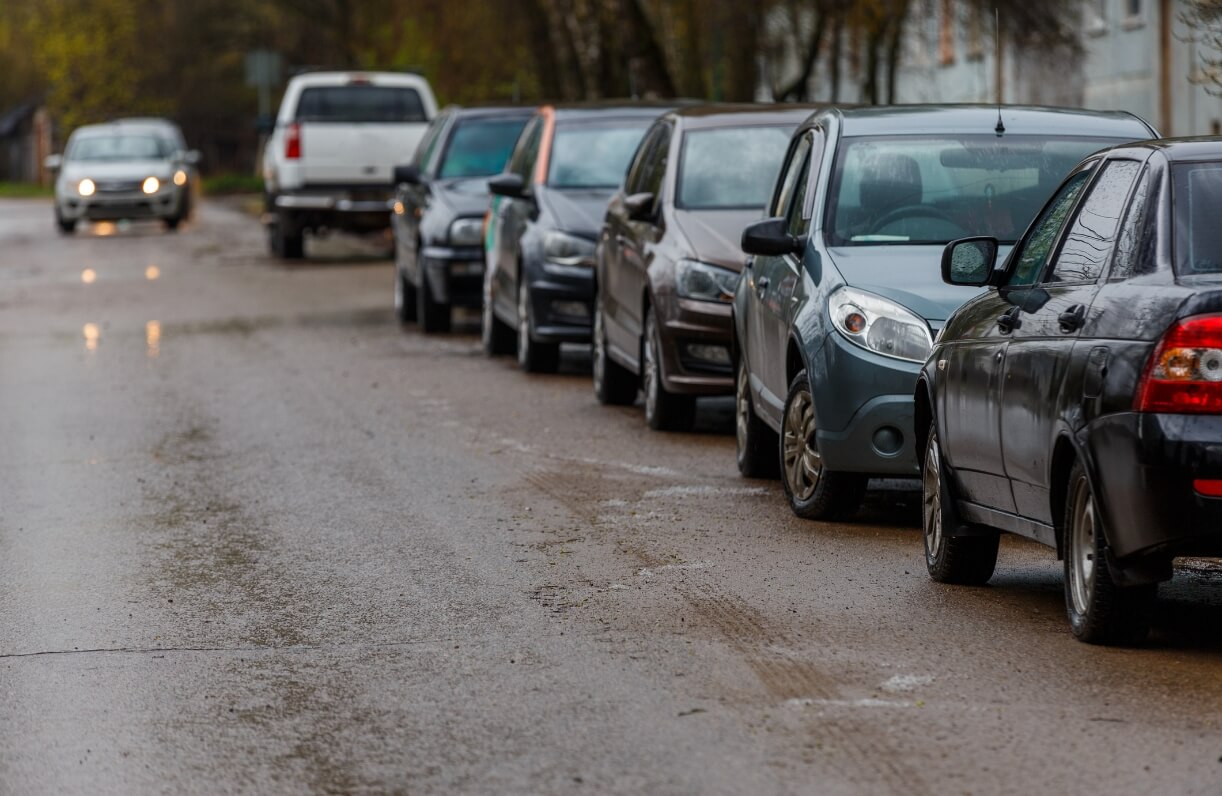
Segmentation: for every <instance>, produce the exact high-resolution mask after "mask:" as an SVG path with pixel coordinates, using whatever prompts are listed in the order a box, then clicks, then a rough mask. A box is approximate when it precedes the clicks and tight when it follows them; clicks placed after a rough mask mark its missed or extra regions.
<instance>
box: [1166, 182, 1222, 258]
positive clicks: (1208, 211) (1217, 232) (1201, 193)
mask: <svg viewBox="0 0 1222 796" xmlns="http://www.w3.org/2000/svg"><path fill="white" fill-rule="evenodd" d="M1171 177H1172V189H1171V190H1172V204H1173V206H1174V216H1175V259H1174V262H1175V272H1176V274H1178V275H1180V276H1203V275H1209V276H1216V275H1219V274H1222V223H1219V221H1218V208H1219V207H1222V163H1216V162H1215V163H1208V162H1205V163H1177V164H1175V165H1174V166H1172V169H1171Z"/></svg>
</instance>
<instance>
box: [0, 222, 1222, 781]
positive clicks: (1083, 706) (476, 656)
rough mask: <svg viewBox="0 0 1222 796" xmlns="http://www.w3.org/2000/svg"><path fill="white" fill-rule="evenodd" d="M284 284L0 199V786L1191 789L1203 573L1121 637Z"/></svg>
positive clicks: (1207, 769)
mask: <svg viewBox="0 0 1222 796" xmlns="http://www.w3.org/2000/svg"><path fill="white" fill-rule="evenodd" d="M312 251H313V256H312V258H311V259H310V260H308V261H307V262H305V263H302V264H297V265H292V266H290V267H284V266H283V265H281V264H279V263H277V262H274V261H272V260H271V259H269V258H268V257H267V256H266V254H265V246H264V242H263V238H262V235H261V232H260V229H259V227H258V224H257V223H256V222H255V221H254V220H252V219H251V218H249V217H247V216H244V215H242V214H241V213H240V212H238V211H237V210H236V209H232V208H230V207H229V206H227V205H221V204H215V203H212V204H204V205H203V206H202V208H201V211H200V213H199V216H198V218H197V219H196V220H195V222H194V223H192V224H191V225H189V226H188V227H186V228H185V229H183V230H182V231H181V232H180V233H179V234H177V235H173V234H167V233H164V232H163V231H162V230H161V229H160V228H159V227H157V226H155V225H147V226H146V225H141V224H137V225H132V226H130V227H128V226H114V225H98V226H95V227H93V228H86V229H82V230H81V231H80V232H79V233H78V234H77V235H76V236H75V237H72V238H59V237H57V236H56V235H55V234H54V232H53V231H52V216H51V207H50V205H49V204H47V203H43V202H38V201H29V202H5V203H2V204H0V452H2V455H0V793H4V794H44V793H45V794H52V793H56V794H58V793H89V794H143V793H175V794H193V793H198V794H220V793H404V794H408V793H410V794H426V793H437V794H451V793H495V794H508V793H512V794H579V793H599V794H602V793H623V794H773V793H778V794H785V793H794V794H804V793H811V794H888V793H896V794H938V795H941V794H965V793H971V794H990V793H1071V792H1078V791H1080V792H1098V793H1109V794H1127V793H1133V794H1148V793H1197V794H1219V793H1222V569H1219V568H1217V567H1215V566H1214V565H1211V564H1210V563H1208V562H1189V563H1188V564H1186V565H1185V566H1183V567H1181V568H1180V570H1179V572H1178V574H1177V577H1176V579H1175V581H1174V582H1173V583H1172V584H1170V585H1169V586H1167V587H1165V588H1164V589H1163V591H1162V595H1161V599H1160V602H1159V609H1158V618H1157V628H1156V633H1155V635H1154V638H1153V639H1152V641H1151V643H1150V644H1149V645H1148V646H1146V647H1145V648H1142V649H1100V648H1094V647H1088V646H1086V645H1083V644H1079V643H1077V642H1075V641H1074V640H1073V639H1072V638H1071V637H1070V635H1069V632H1068V629H1067V626H1066V621H1065V617H1064V610H1063V605H1062V597H1061V580H1060V578H1061V575H1060V567H1059V565H1058V564H1057V562H1056V561H1055V558H1054V556H1053V555H1052V554H1051V553H1050V552H1049V551H1047V550H1046V549H1044V548H1040V547H1036V546H1033V545H1029V544H1025V543H1021V542H1018V541H1015V540H1011V539H1007V540H1006V541H1005V542H1004V543H1003V549H1002V556H1001V562H1000V565H999V569H998V573H997V576H996V577H995V578H994V580H993V583H992V585H991V586H989V587H987V588H952V587H946V586H940V585H936V584H933V583H931V582H929V580H928V579H927V577H926V575H925V573H924V567H923V562H922V554H921V542H920V534H919V505H918V501H917V496H916V495H915V494H914V493H913V492H911V491H910V490H908V489H906V488H905V485H903V484H883V485H881V486H882V487H884V488H883V489H881V490H877V491H875V492H873V493H871V497H870V499H869V501H868V505H867V506H866V508H865V510H864V511H863V512H862V514H861V516H860V517H858V518H857V519H856V520H855V521H853V522H849V523H843V524H821V523H813V522H805V521H801V520H798V519H796V518H794V517H793V516H791V514H790V512H789V510H788V509H787V508H786V507H785V505H784V503H783V501H782V498H781V495H780V490H779V487H778V486H777V485H776V484H775V483H772V482H767V481H747V480H743V479H741V478H739V477H738V475H737V472H736V470H735V466H734V439H733V436H732V407H731V406H730V405H729V404H727V403H725V402H720V401H713V402H710V403H709V404H707V405H703V404H702V406H701V417H700V421H699V425H698V428H697V430H696V432H695V433H691V434H662V433H656V432H650V431H648V430H647V429H646V428H645V425H644V422H643V419H642V416H641V411H640V409H639V408H635V409H632V408H626V409H606V408H601V407H599V406H598V405H597V404H596V403H595V400H594V397H593V395H592V392H591V389H590V383H589V375H588V369H589V364H588V359H587V358H586V357H585V355H584V353H583V352H581V351H574V352H571V355H566V359H565V363H564V369H563V372H562V373H560V374H558V375H556V376H550V377H542V378H532V377H527V376H526V375H524V374H522V373H520V372H518V371H517V370H516V369H515V367H514V364H513V362H512V361H511V360H510V359H501V360H488V359H486V358H485V357H484V356H483V355H482V353H481V351H480V347H479V340H478V335H477V328H476V325H475V323H474V322H473V318H474V316H472V318H471V319H468V322H467V323H466V324H465V326H462V325H460V329H459V331H458V332H457V333H455V334H453V335H447V336H442V337H436V338H432V337H430V338H425V337H422V336H421V335H419V334H417V333H416V332H415V331H414V330H410V329H409V330H407V331H404V330H403V329H401V328H399V327H398V326H397V325H396V324H395V323H394V322H393V320H392V316H391V310H390V304H391V296H392V270H391V267H390V265H389V264H388V262H387V261H386V260H385V259H382V257H381V253H380V252H379V251H378V247H377V245H375V244H370V243H368V242H365V243H359V242H348V241H341V240H334V241H324V242H322V244H321V245H318V246H314V247H313V250H312Z"/></svg>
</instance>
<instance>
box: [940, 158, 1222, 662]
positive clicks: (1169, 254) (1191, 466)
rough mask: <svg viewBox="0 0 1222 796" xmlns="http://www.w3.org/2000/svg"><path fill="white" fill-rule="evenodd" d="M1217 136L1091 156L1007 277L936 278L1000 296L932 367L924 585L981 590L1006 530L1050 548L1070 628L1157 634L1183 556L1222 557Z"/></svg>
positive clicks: (987, 273) (986, 256)
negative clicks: (1161, 601)
mask: <svg viewBox="0 0 1222 796" xmlns="http://www.w3.org/2000/svg"><path fill="white" fill-rule="evenodd" d="M1220 206H1222V139H1210V140H1204V139H1202V140H1177V141H1152V142H1147V143H1142V144H1131V145H1126V146H1122V147H1117V148H1114V149H1110V150H1107V151H1106V152H1103V153H1100V154H1097V155H1095V156H1092V157H1090V158H1088V159H1087V160H1086V161H1084V162H1083V163H1082V164H1080V165H1079V166H1078V167H1077V168H1076V169H1075V170H1074V171H1073V172H1072V173H1071V174H1070V175H1069V176H1068V177H1067V178H1066V180H1065V182H1064V183H1063V184H1062V185H1061V186H1060V188H1059V189H1058V190H1057V192H1056V193H1055V194H1054V195H1053V197H1052V199H1051V200H1049V202H1048V204H1047V205H1046V206H1045V207H1044V209H1043V210H1042V212H1041V213H1040V214H1039V215H1038V216H1037V217H1036V220H1035V222H1034V223H1033V224H1032V226H1031V227H1030V228H1029V229H1028V230H1027V232H1026V234H1025V235H1024V237H1023V238H1022V239H1021V240H1020V241H1019V242H1018V244H1017V245H1016V246H1015V247H1014V248H1013V249H1012V250H1011V251H1010V253H1009V256H1008V257H1007V258H1006V259H1005V261H1004V265H1002V266H1001V267H996V265H995V263H996V260H997V254H998V246H999V244H998V241H997V240H995V239H992V238H969V239H964V240H961V241H956V242H955V243H952V244H950V245H949V246H948V247H947V249H946V252H945V254H944V256H943V261H942V270H943V278H944V279H946V281H947V282H950V283H951V284H956V285H977V286H987V287H988V290H987V291H985V292H984V293H982V294H981V295H980V296H978V297H977V298H975V299H973V300H971V301H969V302H968V303H967V304H965V305H964V306H963V307H962V308H961V309H960V310H959V311H958V312H956V313H955V314H954V315H953V316H952V317H951V319H950V320H949V321H947V324H946V327H945V328H944V330H943V331H942V334H941V335H940V337H939V340H938V341H937V343H936V345H935V346H934V349H933V352H932V354H931V355H930V357H929V359H928V361H927V362H926V364H925V367H924V369H923V370H922V372H921V376H920V380H919V383H918V387H917V392H916V425H917V428H916V431H917V434H918V438H919V440H920V443H921V445H920V450H922V451H923V461H922V467H923V484H924V537H925V554H926V562H927V564H928V569H929V573H930V575H931V576H932V577H933V578H934V579H935V580H938V581H943V582H951V583H983V582H985V581H987V580H988V579H989V578H990V577H991V576H992V573H993V568H994V565H995V563H996V559H997V549H998V532H999V531H1007V532H1011V533H1017V534H1021V535H1023V536H1027V537H1030V538H1032V539H1035V540H1037V541H1039V542H1042V543H1044V544H1047V545H1049V546H1052V547H1055V548H1056V550H1057V553H1058V556H1059V557H1061V558H1063V560H1064V562H1065V564H1064V568H1065V602H1066V607H1067V611H1068V614H1069V621H1070V625H1071V627H1072V629H1073V633H1074V635H1075V636H1077V637H1078V638H1079V639H1081V640H1083V641H1088V642H1092V643H1133V642H1137V641H1140V640H1141V639H1143V638H1144V637H1145V634H1146V632H1147V629H1148V627H1149V622H1150V618H1151V614H1152V610H1153V606H1154V600H1155V596H1156V590H1157V585H1158V583H1159V582H1161V581H1165V580H1168V579H1169V578H1170V577H1171V575H1172V559H1173V558H1174V557H1176V556H1217V555H1222V224H1219V223H1218V220H1217V208H1218V207H1220Z"/></svg>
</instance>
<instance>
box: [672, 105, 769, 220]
mask: <svg viewBox="0 0 1222 796" xmlns="http://www.w3.org/2000/svg"><path fill="white" fill-rule="evenodd" d="M792 132H793V125H775V126H774V125H767V126H765V125H753V126H749V127H723V128H716V129H711V130H693V131H691V132H689V133H687V134H685V135H684V136H683V150H682V155H681V156H680V160H679V179H678V190H677V192H676V196H675V205H676V206H678V207H682V208H684V209H688V210H713V209H718V208H755V209H761V208H763V206H764V204H765V203H766V202H767V201H768V196H769V193H770V192H771V191H772V187H773V185H774V184H775V183H776V175H777V172H778V171H779V170H780V166H781V160H782V158H784V157H785V149H786V147H787V146H788V144H789V137H790V134H791V133H792Z"/></svg>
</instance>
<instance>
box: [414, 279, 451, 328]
mask: <svg viewBox="0 0 1222 796" xmlns="http://www.w3.org/2000/svg"><path fill="white" fill-rule="evenodd" d="M416 320H417V321H418V322H419V323H420V331H422V332H424V333H425V334H436V333H437V332H448V331H450V305H449V304H442V303H441V302H439V301H434V300H433V291H432V289H431V288H430V287H429V272H428V269H426V268H425V267H424V263H420V287H418V288H416Z"/></svg>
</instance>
